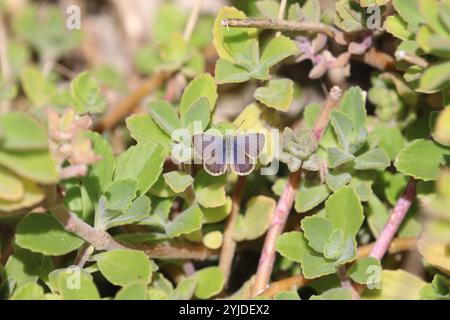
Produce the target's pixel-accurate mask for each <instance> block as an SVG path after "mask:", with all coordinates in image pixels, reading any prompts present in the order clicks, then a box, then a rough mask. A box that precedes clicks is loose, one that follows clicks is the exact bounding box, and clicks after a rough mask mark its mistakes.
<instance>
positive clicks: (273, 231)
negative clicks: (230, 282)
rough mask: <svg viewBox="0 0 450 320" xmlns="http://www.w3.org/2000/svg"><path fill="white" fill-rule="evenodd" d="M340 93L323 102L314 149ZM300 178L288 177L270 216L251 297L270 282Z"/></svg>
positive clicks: (294, 174) (333, 91)
mask: <svg viewBox="0 0 450 320" xmlns="http://www.w3.org/2000/svg"><path fill="white" fill-rule="evenodd" d="M341 93H342V92H341V89H339V87H337V86H335V87H333V88H331V90H330V94H329V96H328V98H327V100H326V101H325V103H324V105H323V107H322V110H321V112H320V114H319V116H318V117H317V120H316V123H315V124H314V128H313V134H314V137H315V139H316V147H318V146H319V141H320V138H321V137H322V134H323V133H324V132H325V129H326V127H327V125H328V120H329V118H330V113H331V111H332V110H333V109H334V108H336V107H337V106H338V102H339V99H340V97H341ZM300 178H301V170H298V171H296V172H292V173H291V174H290V175H289V179H288V183H287V184H286V187H285V188H284V191H283V194H282V195H281V197H280V199H279V200H278V203H277V206H276V208H275V212H274V213H273V215H272V221H271V222H270V225H269V229H268V230H267V235H266V239H265V241H264V246H263V249H262V252H261V256H260V258H259V265H258V270H257V271H256V277H255V282H254V285H253V287H252V290H251V295H252V296H253V297H255V296H257V295H258V294H260V293H261V292H262V291H264V290H265V289H266V288H267V286H268V283H269V281H270V275H271V274H272V269H273V263H274V261H275V241H276V239H277V237H278V236H279V235H280V234H281V232H283V229H284V226H285V225H286V220H287V217H288V215H289V212H290V211H291V209H292V206H293V205H294V199H295V194H296V192H297V188H298V185H299V184H300Z"/></svg>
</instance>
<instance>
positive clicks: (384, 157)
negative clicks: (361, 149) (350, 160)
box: [354, 148, 391, 170]
mask: <svg viewBox="0 0 450 320" xmlns="http://www.w3.org/2000/svg"><path fill="white" fill-rule="evenodd" d="M390 162H391V161H390V160H389V156H388V154H387V153H386V152H385V151H384V150H383V149H381V148H375V149H371V150H369V151H367V152H365V153H363V154H361V155H359V156H357V157H356V159H355V166H354V168H355V169H356V170H373V169H376V170H384V169H385V168H387V167H388V166H389V165H390Z"/></svg>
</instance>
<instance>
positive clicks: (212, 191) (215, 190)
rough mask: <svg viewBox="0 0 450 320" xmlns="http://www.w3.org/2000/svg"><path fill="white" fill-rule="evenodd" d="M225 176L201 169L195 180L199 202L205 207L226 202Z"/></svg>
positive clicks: (214, 206) (217, 205)
mask: <svg viewBox="0 0 450 320" xmlns="http://www.w3.org/2000/svg"><path fill="white" fill-rule="evenodd" d="M224 185H225V176H218V177H214V176H210V175H209V174H208V173H207V172H206V171H201V172H200V173H199V174H198V175H197V177H196V178H195V182H194V189H195V196H196V199H197V201H198V203H199V204H200V205H201V206H202V207H205V208H216V207H220V206H223V205H224V204H225V203H226V193H225V186H224Z"/></svg>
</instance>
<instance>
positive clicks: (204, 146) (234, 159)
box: [193, 133, 265, 176]
mask: <svg viewBox="0 0 450 320" xmlns="http://www.w3.org/2000/svg"><path fill="white" fill-rule="evenodd" d="M264 142H265V140H264V135H263V134H261V133H248V134H236V135H214V134H207V133H202V134H197V135H194V137H193V143H194V154H195V155H196V156H197V157H198V158H200V159H201V160H202V162H203V167H204V169H205V170H206V172H208V173H209V174H210V175H213V176H220V175H222V174H224V173H225V172H227V171H230V170H231V171H234V172H236V174H238V175H248V174H250V173H251V172H252V171H253V170H254V169H255V166H256V158H257V157H258V156H259V154H260V153H261V151H262V149H263V147H264Z"/></svg>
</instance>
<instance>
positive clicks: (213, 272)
mask: <svg viewBox="0 0 450 320" xmlns="http://www.w3.org/2000/svg"><path fill="white" fill-rule="evenodd" d="M194 278H195V279H196V280H197V287H196V288H195V296H196V297H197V298H199V299H209V298H211V297H213V296H215V295H216V294H218V293H220V292H221V291H222V289H223V286H224V284H225V277H224V275H223V272H222V270H220V268H219V267H208V268H204V269H202V270H200V271H197V272H196V273H195V276H194Z"/></svg>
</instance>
